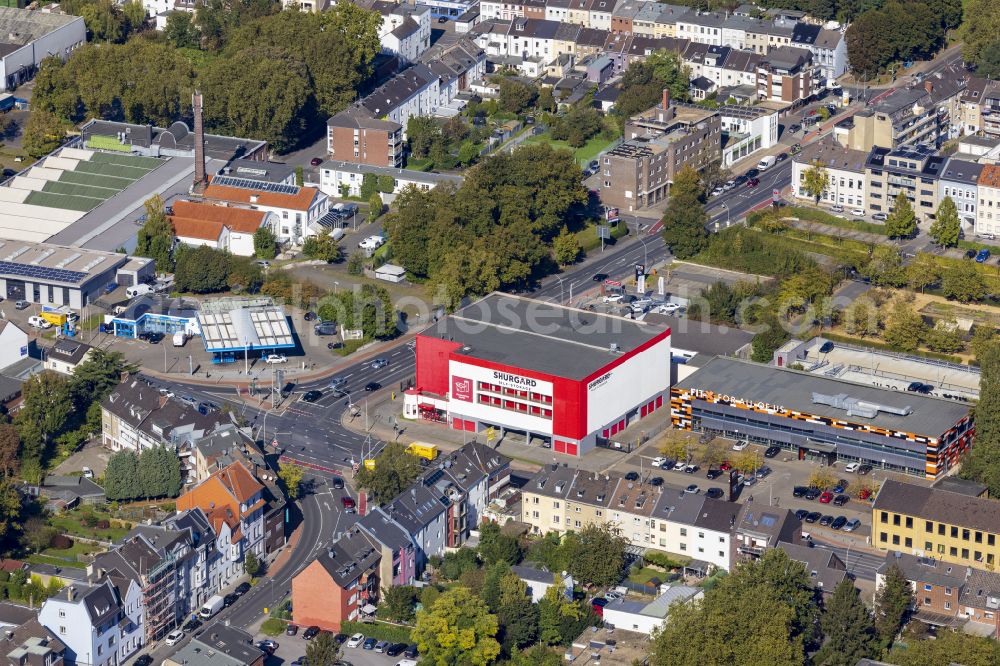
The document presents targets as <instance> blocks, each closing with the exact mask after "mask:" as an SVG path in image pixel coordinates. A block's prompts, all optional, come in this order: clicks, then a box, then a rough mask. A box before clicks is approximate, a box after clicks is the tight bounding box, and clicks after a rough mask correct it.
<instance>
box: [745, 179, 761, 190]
mask: <svg viewBox="0 0 1000 666" xmlns="http://www.w3.org/2000/svg"><path fill="white" fill-rule="evenodd" d="M758 185H760V178H751V179H750V180H748V181H747V189H750V190H752V189H754V188H755V187H757V186H758Z"/></svg>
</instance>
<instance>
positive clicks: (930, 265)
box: [905, 252, 941, 293]
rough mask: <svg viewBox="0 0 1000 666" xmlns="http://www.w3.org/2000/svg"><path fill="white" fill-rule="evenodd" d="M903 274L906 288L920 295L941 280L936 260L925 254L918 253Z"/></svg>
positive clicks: (932, 256) (939, 268)
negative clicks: (904, 274)
mask: <svg viewBox="0 0 1000 666" xmlns="http://www.w3.org/2000/svg"><path fill="white" fill-rule="evenodd" d="M905 272H906V284H907V286H908V287H909V288H910V289H913V290H914V291H920V292H921V293H923V291H924V289H926V288H927V287H929V286H931V285H933V284H937V283H938V282H939V281H940V280H941V266H940V264H938V262H937V258H935V257H934V255H932V254H929V253H927V252H918V253H917V257H916V259H914V260H913V261H912V262H911V263H910V265H909V266H907V267H906V270H905Z"/></svg>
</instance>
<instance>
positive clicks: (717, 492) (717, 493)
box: [705, 488, 725, 499]
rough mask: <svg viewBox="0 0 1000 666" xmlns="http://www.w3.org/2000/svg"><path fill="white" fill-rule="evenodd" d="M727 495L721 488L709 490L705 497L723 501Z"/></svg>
mask: <svg viewBox="0 0 1000 666" xmlns="http://www.w3.org/2000/svg"><path fill="white" fill-rule="evenodd" d="M724 495H725V493H724V492H722V489H721V488H709V489H708V490H706V491H705V497H711V498H712V499H722V497H723V496H724Z"/></svg>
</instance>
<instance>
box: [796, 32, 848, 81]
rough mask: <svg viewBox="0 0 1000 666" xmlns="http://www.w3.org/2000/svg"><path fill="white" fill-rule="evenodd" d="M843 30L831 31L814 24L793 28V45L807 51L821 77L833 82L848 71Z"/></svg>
mask: <svg viewBox="0 0 1000 666" xmlns="http://www.w3.org/2000/svg"><path fill="white" fill-rule="evenodd" d="M844 34H845V33H844V31H843V30H831V29H829V28H824V27H822V26H818V25H815V24H812V23H802V22H799V23H796V24H795V25H794V27H793V28H792V37H791V45H792V46H797V47H799V48H803V49H806V50H807V51H809V52H810V53H812V55H813V63H814V64H815V65H816V66H817V67H818V68H819V73H820V75H821V76H822V77H823V78H824V79H826V80H828V81H833V80H836V79H838V78H840V77H841V76H843V74H844V73H845V72H846V71H847V40H846V39H844Z"/></svg>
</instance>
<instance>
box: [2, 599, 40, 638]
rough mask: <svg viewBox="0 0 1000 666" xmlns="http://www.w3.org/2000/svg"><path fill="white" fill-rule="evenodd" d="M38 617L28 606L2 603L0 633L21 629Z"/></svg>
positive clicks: (7, 602) (8, 602)
mask: <svg viewBox="0 0 1000 666" xmlns="http://www.w3.org/2000/svg"><path fill="white" fill-rule="evenodd" d="M35 615H36V613H35V610H34V609H32V608H28V607H27V606H21V605H19V604H15V603H12V602H10V601H0V631H4V632H6V631H10V630H11V629H13V628H14V627H19V626H21V625H22V624H24V623H25V622H27V621H28V620H31V619H32V618H34V617H35Z"/></svg>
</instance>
